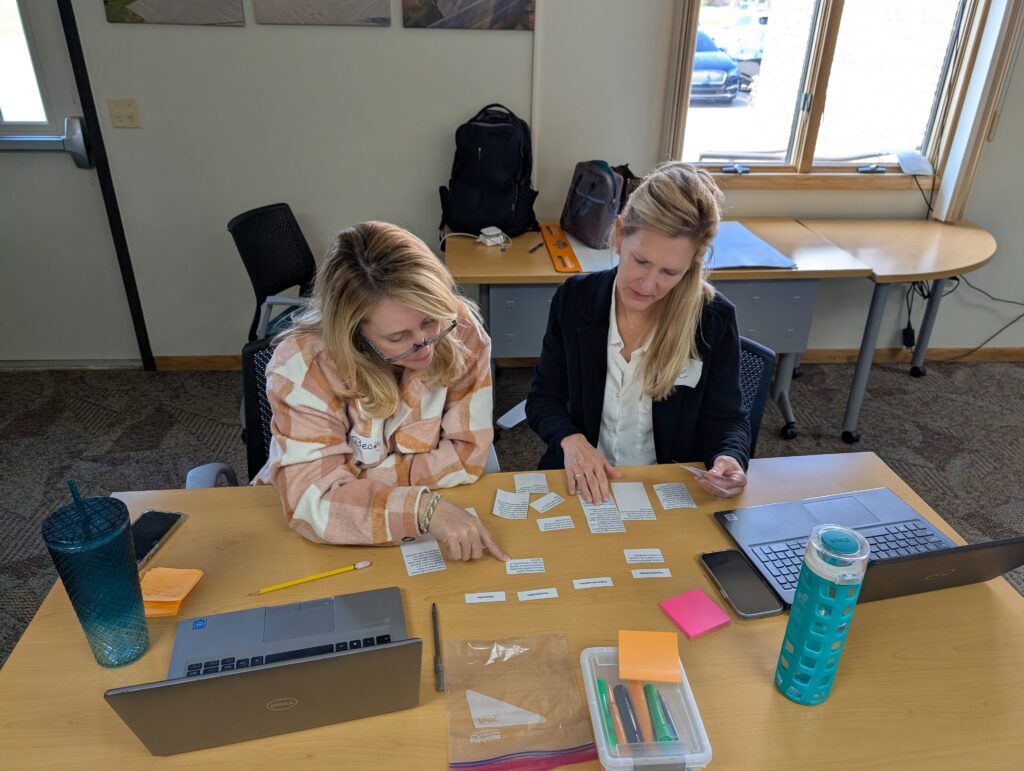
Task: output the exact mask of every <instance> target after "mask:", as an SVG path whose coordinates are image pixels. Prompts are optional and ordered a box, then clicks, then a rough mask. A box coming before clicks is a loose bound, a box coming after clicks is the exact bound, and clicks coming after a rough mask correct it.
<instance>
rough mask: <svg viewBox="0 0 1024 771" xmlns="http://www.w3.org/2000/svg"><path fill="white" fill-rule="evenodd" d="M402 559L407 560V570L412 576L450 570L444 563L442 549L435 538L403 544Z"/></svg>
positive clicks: (427, 537) (428, 537) (424, 538)
mask: <svg viewBox="0 0 1024 771" xmlns="http://www.w3.org/2000/svg"><path fill="white" fill-rule="evenodd" d="M402 559H404V560H405V570H406V572H407V573H408V574H409V575H410V576H418V575H421V574H423V573H436V572H437V571H439V570H446V569H447V568H448V566H447V565H446V564H445V563H444V557H442V556H441V547H440V546H438V545H437V539H436V538H434V537H433V536H424V537H422V538H420V539H419V540H418V541H413V542H412V543H403V544H402Z"/></svg>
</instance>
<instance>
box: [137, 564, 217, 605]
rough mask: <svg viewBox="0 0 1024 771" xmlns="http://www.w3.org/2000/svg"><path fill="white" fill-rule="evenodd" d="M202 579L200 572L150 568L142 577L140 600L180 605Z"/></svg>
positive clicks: (185, 569) (183, 569)
mask: <svg viewBox="0 0 1024 771" xmlns="http://www.w3.org/2000/svg"><path fill="white" fill-rule="evenodd" d="M202 577H203V571H202V570H195V569H191V568H151V569H150V570H147V571H146V574H145V575H144V576H143V577H142V599H143V600H145V601H148V602H163V603H166V602H177V603H180V602H181V601H182V600H183V599H185V598H186V597H187V596H188V593H189V592H191V591H192V589H193V588H194V587H195V585H196V584H197V583H199V579H200V578H202Z"/></svg>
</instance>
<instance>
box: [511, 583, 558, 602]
mask: <svg viewBox="0 0 1024 771" xmlns="http://www.w3.org/2000/svg"><path fill="white" fill-rule="evenodd" d="M557 596H558V590H557V589H556V588H555V587H553V586H552V587H551V588H550V589H531V590H530V591H528V592H519V601H520V602H526V601H527V600H550V599H552V598H555V597H557Z"/></svg>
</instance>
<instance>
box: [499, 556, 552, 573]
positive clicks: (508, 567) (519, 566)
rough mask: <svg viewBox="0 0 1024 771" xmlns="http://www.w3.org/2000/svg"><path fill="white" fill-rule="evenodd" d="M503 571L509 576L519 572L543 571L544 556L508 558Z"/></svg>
mask: <svg viewBox="0 0 1024 771" xmlns="http://www.w3.org/2000/svg"><path fill="white" fill-rule="evenodd" d="M505 572H506V573H507V574H508V575H510V576H514V575H517V574H519V573H543V572H544V558H543V557H528V558H526V559H521V560H509V561H508V562H506V563H505Z"/></svg>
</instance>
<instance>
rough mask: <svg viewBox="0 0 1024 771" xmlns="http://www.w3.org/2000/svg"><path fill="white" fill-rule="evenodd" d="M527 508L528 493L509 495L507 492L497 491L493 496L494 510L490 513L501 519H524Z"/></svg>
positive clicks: (528, 501)
mask: <svg viewBox="0 0 1024 771" xmlns="http://www.w3.org/2000/svg"><path fill="white" fill-rule="evenodd" d="M529 506H530V494H529V493H510V492H508V491H507V490H498V492H497V493H496V494H495V496H494V508H493V509H492V510H491V513H492V514H493V515H494V516H496V517H501V518H502V519H526V514H527V509H528V508H529Z"/></svg>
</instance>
